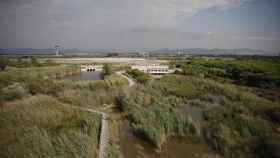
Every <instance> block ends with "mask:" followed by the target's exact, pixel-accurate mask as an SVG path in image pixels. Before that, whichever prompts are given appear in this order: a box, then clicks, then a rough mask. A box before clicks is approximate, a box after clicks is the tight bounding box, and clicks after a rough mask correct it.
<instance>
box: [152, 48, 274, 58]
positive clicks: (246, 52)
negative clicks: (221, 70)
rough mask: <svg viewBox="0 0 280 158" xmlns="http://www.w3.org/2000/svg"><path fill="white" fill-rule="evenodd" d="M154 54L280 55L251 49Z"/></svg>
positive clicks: (190, 50)
mask: <svg viewBox="0 0 280 158" xmlns="http://www.w3.org/2000/svg"><path fill="white" fill-rule="evenodd" d="M152 53H160V54H162V53H176V54H190V55H265V56H274V55H279V53H276V52H272V51H264V50H256V49H249V48H241V49H218V48H214V49H206V48H190V49H160V50H155V51H152Z"/></svg>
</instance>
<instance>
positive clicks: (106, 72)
mask: <svg viewBox="0 0 280 158" xmlns="http://www.w3.org/2000/svg"><path fill="white" fill-rule="evenodd" d="M112 74H113V71H112V67H111V65H109V64H104V67H103V75H104V76H109V75H112Z"/></svg>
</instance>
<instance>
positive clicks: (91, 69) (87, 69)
mask: <svg viewBox="0 0 280 158" xmlns="http://www.w3.org/2000/svg"><path fill="white" fill-rule="evenodd" d="M102 70H103V65H82V66H81V71H83V72H94V71H102Z"/></svg>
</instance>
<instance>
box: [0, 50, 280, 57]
mask: <svg viewBox="0 0 280 158" xmlns="http://www.w3.org/2000/svg"><path fill="white" fill-rule="evenodd" d="M60 52H61V54H64V55H95V54H107V53H112V52H114V51H110V50H106V49H99V50H97V49H61V51H60ZM116 53H130V52H116ZM134 53H135V52H134ZM150 53H151V54H190V55H265V56H275V55H279V52H272V51H264V50H255V49H248V48H241V49H218V48H215V49H206V48H189V49H159V50H153V51H150ZM0 54H5V55H33V54H38V55H55V49H53V48H49V49H34V48H0Z"/></svg>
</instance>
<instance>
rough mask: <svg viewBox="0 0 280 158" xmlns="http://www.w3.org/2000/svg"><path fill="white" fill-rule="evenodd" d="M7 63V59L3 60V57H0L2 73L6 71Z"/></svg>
mask: <svg viewBox="0 0 280 158" xmlns="http://www.w3.org/2000/svg"><path fill="white" fill-rule="evenodd" d="M8 63H9V59H7V58H4V57H0V69H1V71H4V70H5V69H6V67H7V66H8Z"/></svg>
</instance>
